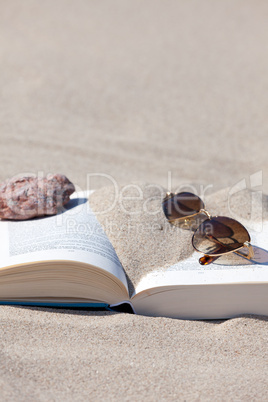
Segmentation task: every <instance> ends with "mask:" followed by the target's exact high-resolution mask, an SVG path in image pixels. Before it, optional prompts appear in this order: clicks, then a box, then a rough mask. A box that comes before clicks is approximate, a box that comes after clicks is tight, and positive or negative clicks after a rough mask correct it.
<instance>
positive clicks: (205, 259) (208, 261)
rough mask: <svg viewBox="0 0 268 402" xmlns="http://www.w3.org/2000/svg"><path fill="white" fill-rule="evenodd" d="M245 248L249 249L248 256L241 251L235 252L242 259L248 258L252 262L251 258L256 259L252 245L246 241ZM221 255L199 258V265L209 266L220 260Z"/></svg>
mask: <svg viewBox="0 0 268 402" xmlns="http://www.w3.org/2000/svg"><path fill="white" fill-rule="evenodd" d="M244 247H247V249H248V254H244V253H241V252H240V251H239V250H236V251H234V253H236V254H238V255H240V256H241V257H244V258H247V259H248V260H251V258H253V257H254V251H253V247H252V245H251V244H250V243H249V242H248V241H246V242H245V243H244ZM220 257H221V255H214V256H212V255H207V254H205V255H204V256H203V257H201V258H199V264H201V265H208V264H211V263H212V262H214V261H215V260H217V259H218V258H220Z"/></svg>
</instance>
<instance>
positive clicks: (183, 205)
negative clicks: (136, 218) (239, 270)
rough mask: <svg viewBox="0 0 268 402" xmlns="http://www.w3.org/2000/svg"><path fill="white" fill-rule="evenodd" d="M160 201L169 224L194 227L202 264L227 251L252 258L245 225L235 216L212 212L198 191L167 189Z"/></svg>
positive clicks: (194, 240) (196, 247)
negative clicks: (234, 217) (216, 214)
mask: <svg viewBox="0 0 268 402" xmlns="http://www.w3.org/2000/svg"><path fill="white" fill-rule="evenodd" d="M162 205H163V211H164V214H165V216H166V218H167V219H168V221H169V222H170V223H171V224H173V225H178V226H180V227H182V228H186V229H192V230H194V234H193V237H192V245H193V247H194V249H195V250H196V251H198V252H199V253H202V254H204V256H203V257H201V258H200V259H199V263H200V264H201V265H207V264H210V263H212V262H213V261H215V260H216V259H217V258H219V257H220V256H222V255H225V254H228V253H236V254H238V255H240V256H242V257H244V258H247V259H249V260H250V259H251V258H253V256H254V252H253V247H252V245H251V244H250V243H249V242H250V236H249V233H248V231H247V229H246V228H245V227H244V226H243V225H242V224H241V223H239V222H238V221H236V220H235V219H231V218H227V217H226V216H211V215H210V214H209V213H208V211H206V209H205V205H204V203H203V201H202V200H201V198H199V197H198V196H197V195H195V194H192V193H188V192H182V193H177V194H173V193H166V196H165V198H164V200H163V204H162ZM200 222H201V223H200ZM242 249H243V251H242Z"/></svg>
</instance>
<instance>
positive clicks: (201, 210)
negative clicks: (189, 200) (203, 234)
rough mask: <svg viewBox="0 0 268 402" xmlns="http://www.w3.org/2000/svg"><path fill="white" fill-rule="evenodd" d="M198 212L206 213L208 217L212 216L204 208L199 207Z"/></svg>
mask: <svg viewBox="0 0 268 402" xmlns="http://www.w3.org/2000/svg"><path fill="white" fill-rule="evenodd" d="M199 213H203V214H205V215H207V217H208V219H211V218H212V216H211V215H210V213H209V212H208V211H206V210H205V209H200V211H199Z"/></svg>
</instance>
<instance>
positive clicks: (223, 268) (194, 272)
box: [135, 222, 268, 294]
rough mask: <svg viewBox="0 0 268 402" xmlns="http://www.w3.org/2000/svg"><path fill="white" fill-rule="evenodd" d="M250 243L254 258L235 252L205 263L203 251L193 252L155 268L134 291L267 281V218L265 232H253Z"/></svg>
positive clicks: (264, 226)
mask: <svg viewBox="0 0 268 402" xmlns="http://www.w3.org/2000/svg"><path fill="white" fill-rule="evenodd" d="M251 244H252V245H253V249H254V258H253V261H249V260H247V259H245V258H243V257H240V256H238V255H236V254H234V253H232V254H229V255H228V257H227V256H225V257H221V258H219V259H218V260H216V261H215V262H214V263H212V264H209V265H206V266H203V265H200V264H199V261H198V260H199V258H200V256H201V255H202V254H200V253H198V252H194V253H193V254H192V255H191V256H190V257H189V258H187V259H185V260H183V261H180V262H179V263H177V264H174V265H171V266H170V267H167V268H159V269H156V270H154V271H153V272H151V273H149V274H147V275H146V276H144V277H143V278H142V279H141V281H140V282H139V284H138V285H137V287H136V292H135V294H138V293H140V292H143V291H146V290H149V289H152V288H157V287H165V286H170V287H172V286H173V287H174V286H182V285H213V284H239V283H264V282H267V283H268V250H267V244H268V223H267V222H264V225H263V230H262V232H251Z"/></svg>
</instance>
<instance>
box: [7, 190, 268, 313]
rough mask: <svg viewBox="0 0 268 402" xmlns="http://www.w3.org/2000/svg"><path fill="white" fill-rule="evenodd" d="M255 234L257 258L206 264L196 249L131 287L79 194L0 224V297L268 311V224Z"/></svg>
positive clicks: (21, 301)
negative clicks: (48, 210)
mask: <svg viewBox="0 0 268 402" xmlns="http://www.w3.org/2000/svg"><path fill="white" fill-rule="evenodd" d="M251 237H252V244H253V245H254V246H256V247H255V257H254V259H255V263H254V264H248V265H244V264H243V263H242V265H233V264H232V265H219V264H211V265H209V266H206V267H204V266H201V265H200V264H199V263H198V259H199V257H200V254H198V253H195V252H194V253H193V254H192V255H191V256H190V257H188V258H186V259H184V260H182V261H180V262H178V263H176V264H173V265H171V266H169V267H165V268H163V269H161V268H159V269H157V270H152V272H149V273H148V272H147V274H146V275H145V276H144V277H143V278H142V279H141V280H140V282H139V283H138V284H137V286H135V289H134V290H133V289H132V290H130V289H129V284H128V279H127V275H126V273H125V271H124V269H123V267H122V265H121V263H120V261H119V258H118V256H117V255H116V252H115V250H114V248H113V246H112V244H111V242H110V241H109V238H108V237H107V235H106V234H105V232H104V230H103V228H102V226H101V225H100V223H99V221H98V220H97V218H96V216H95V215H94V213H93V212H92V209H91V208H90V205H89V202H88V198H87V197H86V195H83V194H80V193H79V194H78V195H74V197H73V198H72V200H71V201H70V202H69V203H68V204H67V208H66V209H64V210H63V211H62V213H60V214H58V215H56V216H51V217H45V218H39V219H32V220H29V221H17V222H14V221H1V222H0V238H1V243H0V244H1V246H0V248H1V259H0V303H1V304H18V305H35V306H62V307H64V306H66V307H115V306H118V305H120V304H123V303H129V304H130V305H131V306H132V308H133V310H134V312H135V313H137V314H143V315H150V316H166V317H174V318H189V319H214V318H226V317H234V316H237V315H240V314H263V315H267V314H268V262H267V253H266V252H265V248H266V247H267V239H268V225H267V224H264V227H263V230H262V231H261V232H256V233H252V232H251ZM241 260H242V258H241ZM245 264H246V263H245ZM130 279H131V278H130Z"/></svg>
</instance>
